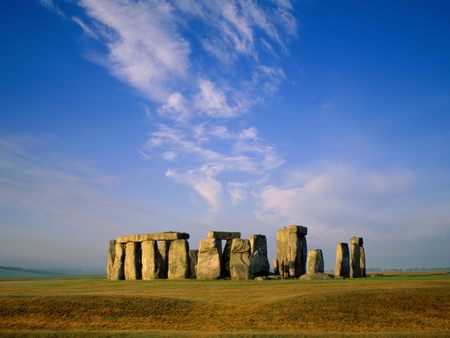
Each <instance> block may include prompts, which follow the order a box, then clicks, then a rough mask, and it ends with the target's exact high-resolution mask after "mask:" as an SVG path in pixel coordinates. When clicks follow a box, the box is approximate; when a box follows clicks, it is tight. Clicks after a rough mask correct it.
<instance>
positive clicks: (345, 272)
mask: <svg viewBox="0 0 450 338" xmlns="http://www.w3.org/2000/svg"><path fill="white" fill-rule="evenodd" d="M334 275H335V276H336V277H345V278H348V277H350V257H349V252H348V244H347V243H337V244H336V266H335V269H334Z"/></svg>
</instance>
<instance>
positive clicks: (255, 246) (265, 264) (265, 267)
mask: <svg viewBox="0 0 450 338" xmlns="http://www.w3.org/2000/svg"><path fill="white" fill-rule="evenodd" d="M248 240H249V241H250V255H251V259H252V270H251V276H253V277H256V276H267V275H268V274H269V271H270V264H269V259H268V258H267V239H266V236H264V235H250V236H248Z"/></svg>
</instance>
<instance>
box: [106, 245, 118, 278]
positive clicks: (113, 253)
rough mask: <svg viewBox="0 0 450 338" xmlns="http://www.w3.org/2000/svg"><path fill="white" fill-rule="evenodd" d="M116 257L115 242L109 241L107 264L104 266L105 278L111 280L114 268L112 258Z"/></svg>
mask: <svg viewBox="0 0 450 338" xmlns="http://www.w3.org/2000/svg"><path fill="white" fill-rule="evenodd" d="M115 257H116V241H115V240H111V241H109V246H108V264H107V266H106V278H108V279H111V276H112V272H113V268H114V258H115Z"/></svg>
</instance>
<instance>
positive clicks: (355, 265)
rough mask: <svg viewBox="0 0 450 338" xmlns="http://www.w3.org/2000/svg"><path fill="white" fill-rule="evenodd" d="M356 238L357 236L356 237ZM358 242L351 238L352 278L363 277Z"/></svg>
mask: <svg viewBox="0 0 450 338" xmlns="http://www.w3.org/2000/svg"><path fill="white" fill-rule="evenodd" d="M354 238H355V237H354ZM359 254H360V251H359V245H358V242H357V241H355V240H353V238H352V239H351V240H350V278H357V277H361V267H360V263H361V262H360V257H359Z"/></svg>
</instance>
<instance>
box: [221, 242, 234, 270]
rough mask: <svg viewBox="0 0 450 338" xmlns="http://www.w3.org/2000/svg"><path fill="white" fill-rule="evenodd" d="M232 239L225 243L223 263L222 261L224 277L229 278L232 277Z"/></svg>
mask: <svg viewBox="0 0 450 338" xmlns="http://www.w3.org/2000/svg"><path fill="white" fill-rule="evenodd" d="M231 242H232V240H231V239H228V240H227V241H226V242H225V246H224V248H223V252H222V261H221V269H222V277H224V278H227V277H230V276H231V275H230V256H231Z"/></svg>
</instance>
